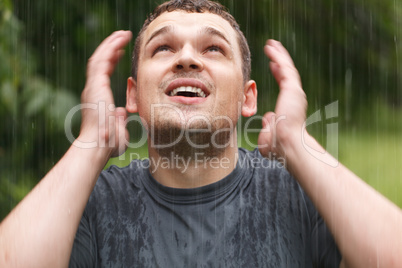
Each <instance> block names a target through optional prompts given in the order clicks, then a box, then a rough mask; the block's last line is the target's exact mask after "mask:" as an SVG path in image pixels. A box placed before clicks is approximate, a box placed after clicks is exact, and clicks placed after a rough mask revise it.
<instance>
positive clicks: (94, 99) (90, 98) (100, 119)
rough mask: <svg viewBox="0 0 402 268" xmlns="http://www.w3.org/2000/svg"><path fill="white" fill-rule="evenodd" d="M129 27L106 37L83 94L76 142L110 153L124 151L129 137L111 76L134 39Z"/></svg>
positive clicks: (93, 58) (94, 57)
mask: <svg viewBox="0 0 402 268" xmlns="http://www.w3.org/2000/svg"><path fill="white" fill-rule="evenodd" d="M131 37H132V34H131V32H129V31H117V32H114V33H113V34H111V35H110V36H109V37H107V38H106V39H105V40H104V41H103V42H102V43H101V44H100V45H99V47H98V48H97V49H96V50H95V52H94V53H93V55H92V56H91V58H90V59H89V61H88V66H87V81H86V84H85V88H84V91H83V92H82V95H81V104H82V105H83V109H82V124H81V131H80V136H79V137H78V141H77V142H75V143H74V144H75V145H76V146H85V145H90V146H98V147H102V148H106V149H108V150H110V156H117V155H119V154H122V153H124V151H125V149H126V142H125V141H127V140H128V131H127V130H126V127H125V121H126V118H127V112H126V110H125V108H122V107H118V108H115V105H114V99H113V93H112V90H111V87H110V76H111V74H112V73H113V71H114V69H115V66H116V64H117V63H118V61H119V60H120V58H121V56H122V55H123V54H124V50H123V48H124V47H125V46H126V45H127V43H128V42H129V41H130V40H131Z"/></svg>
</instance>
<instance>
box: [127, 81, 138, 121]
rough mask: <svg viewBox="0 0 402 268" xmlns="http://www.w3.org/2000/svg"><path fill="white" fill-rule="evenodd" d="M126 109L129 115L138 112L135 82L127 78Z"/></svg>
mask: <svg viewBox="0 0 402 268" xmlns="http://www.w3.org/2000/svg"><path fill="white" fill-rule="evenodd" d="M126 98H127V102H126V109H127V111H128V112H129V113H136V112H138V106H137V82H136V81H135V80H134V79H133V78H132V77H129V78H128V79H127V91H126Z"/></svg>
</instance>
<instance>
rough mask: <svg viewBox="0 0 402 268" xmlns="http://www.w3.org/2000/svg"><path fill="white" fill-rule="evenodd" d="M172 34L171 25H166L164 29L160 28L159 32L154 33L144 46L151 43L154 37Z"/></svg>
mask: <svg viewBox="0 0 402 268" xmlns="http://www.w3.org/2000/svg"><path fill="white" fill-rule="evenodd" d="M170 32H173V26H172V25H167V26H165V27H162V28H160V29H159V30H157V31H155V32H154V33H152V35H151V37H150V38H149V39H148V41H147V42H146V43H145V46H146V45H148V44H149V42H151V41H152V39H154V38H155V37H157V36H158V35H162V34H167V33H170Z"/></svg>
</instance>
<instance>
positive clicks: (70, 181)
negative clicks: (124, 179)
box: [0, 145, 108, 267]
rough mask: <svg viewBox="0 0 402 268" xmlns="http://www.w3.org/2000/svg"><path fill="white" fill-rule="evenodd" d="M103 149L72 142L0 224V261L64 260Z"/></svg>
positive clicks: (53, 263)
mask: <svg viewBox="0 0 402 268" xmlns="http://www.w3.org/2000/svg"><path fill="white" fill-rule="evenodd" d="M107 159H108V152H107V150H106V149H99V148H96V149H80V148H78V147H76V146H74V145H73V146H71V147H70V149H69V150H68V151H67V153H66V154H65V155H64V157H63V158H62V159H61V160H60V161H59V162H58V163H57V165H56V166H55V167H54V168H53V169H52V170H51V171H50V172H49V173H48V174H47V175H46V177H44V178H43V179H42V180H41V182H40V183H39V184H38V185H37V186H36V187H35V188H34V189H33V190H32V191H31V192H30V193H29V194H28V195H27V196H26V197H25V198H24V199H23V200H22V201H21V203H20V204H19V205H18V206H17V207H16V208H15V209H14V210H13V211H12V212H11V213H10V214H9V215H8V217H7V218H6V219H5V220H4V221H3V222H2V223H1V225H0V266H1V267H62V266H67V265H68V262H69V257H70V253H71V248H72V244H73V241H74V237H75V233H76V231H77V228H78V225H79V222H80V219H81V216H82V213H83V210H84V208H85V205H86V203H87V201H88V198H89V196H90V194H91V192H92V189H93V187H94V185H95V183H96V180H97V178H98V176H99V173H100V171H101V170H102V168H103V166H104V165H105V163H106V161H107Z"/></svg>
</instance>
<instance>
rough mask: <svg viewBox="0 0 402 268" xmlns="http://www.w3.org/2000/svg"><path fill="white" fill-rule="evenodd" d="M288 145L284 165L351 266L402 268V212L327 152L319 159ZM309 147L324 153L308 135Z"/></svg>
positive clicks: (296, 143)
mask: <svg viewBox="0 0 402 268" xmlns="http://www.w3.org/2000/svg"><path fill="white" fill-rule="evenodd" d="M294 140H295V141H296V142H293V143H292V144H290V143H289V144H288V145H287V149H286V154H287V161H288V162H287V164H288V165H289V169H290V170H291V172H292V173H293V175H294V176H295V177H296V178H297V180H298V181H299V183H300V184H301V186H302V187H303V189H304V190H305V191H306V192H307V194H308V195H309V197H310V198H311V199H312V201H313V203H314V204H315V205H316V207H317V209H318V211H319V212H320V214H321V215H322V217H323V218H324V220H325V222H326V223H327V225H328V227H329V228H330V230H331V232H332V233H333V235H334V238H335V240H336V242H337V244H338V247H339V249H340V251H341V253H342V255H343V258H344V261H345V264H346V265H348V266H351V267H401V265H402V264H401V263H402V262H401V260H402V259H401V255H400V253H401V252H402V227H401V226H402V212H401V210H400V209H399V208H398V207H397V206H395V205H394V204H393V203H391V202H390V201H388V200H387V199H386V198H384V197H383V196H381V195H380V194H379V193H378V192H376V191H375V190H374V189H372V188H371V187H370V186H368V185H367V184H366V183H365V182H363V181H362V180H361V179H360V178H358V177H357V176H356V175H354V174H353V173H352V172H351V171H349V170H348V169H347V168H345V167H344V166H342V165H341V164H340V163H339V165H337V166H336V167H332V166H330V165H328V164H326V163H331V162H332V163H333V162H334V161H335V159H334V158H332V156H330V155H329V154H322V155H321V156H320V157H319V158H317V157H314V156H313V155H311V154H310V153H309V152H308V151H307V150H306V149H305V147H303V146H302V143H301V138H300V137H298V138H297V139H294ZM305 141H307V145H308V146H309V147H310V148H313V149H315V150H320V151H322V152H323V151H324V150H323V149H322V148H321V146H320V145H319V144H318V143H317V142H316V141H315V140H314V139H313V138H312V137H310V136H308V134H307V135H306V136H305Z"/></svg>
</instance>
